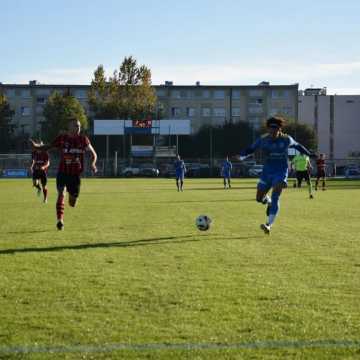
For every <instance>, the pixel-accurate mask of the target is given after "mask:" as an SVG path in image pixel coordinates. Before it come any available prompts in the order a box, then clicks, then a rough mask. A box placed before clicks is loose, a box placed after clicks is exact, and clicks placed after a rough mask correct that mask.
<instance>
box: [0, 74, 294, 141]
mask: <svg viewBox="0 0 360 360" xmlns="http://www.w3.org/2000/svg"><path fill="white" fill-rule="evenodd" d="M154 88H155V90H156V94H157V97H158V104H157V108H158V111H160V110H161V115H162V117H163V118H166V119H189V120H191V126H192V131H193V132H196V131H197V130H198V129H199V128H200V127H201V126H202V125H204V124H209V125H210V124H211V125H221V124H224V123H227V122H239V121H246V122H249V123H250V124H251V125H252V126H254V128H255V129H256V128H258V127H260V125H261V123H262V122H263V121H264V120H265V119H266V118H267V117H268V116H270V115H273V114H276V113H282V114H286V115H287V116H290V117H292V118H294V119H297V114H298V84H294V85H270V84H269V83H267V82H263V83H260V84H259V85H254V86H208V85H200V83H197V84H196V85H187V86H178V85H173V83H172V82H166V83H165V85H157V86H154ZM88 90H89V85H44V84H39V83H37V82H36V81H30V82H29V84H25V85H20V84H1V85H0V91H2V92H3V93H4V94H5V95H6V97H7V99H8V101H9V103H10V105H11V108H12V109H13V110H15V116H14V118H13V123H14V125H16V129H17V130H16V131H17V132H19V133H23V134H29V135H31V136H35V135H41V134H40V132H41V124H42V122H43V121H45V118H44V116H43V109H44V105H45V104H46V101H47V98H48V97H49V96H50V94H51V93H52V92H54V91H58V92H60V93H70V94H71V95H73V96H75V97H76V98H77V99H78V100H79V101H80V103H81V104H82V105H83V106H84V108H85V110H86V112H87V114H88V115H91V114H90V111H89V105H88V101H87V92H88Z"/></svg>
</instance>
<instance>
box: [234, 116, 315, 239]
mask: <svg viewBox="0 0 360 360" xmlns="http://www.w3.org/2000/svg"><path fill="white" fill-rule="evenodd" d="M284 124H285V120H284V119H283V118H282V117H280V116H273V117H271V118H269V119H268V120H267V121H266V127H267V130H268V134H265V135H263V136H262V137H260V138H258V139H257V140H256V141H255V143H254V144H252V145H251V146H250V147H249V148H247V149H245V150H244V151H242V152H241V153H240V156H239V159H240V160H244V159H245V158H246V157H247V156H248V155H250V154H252V153H254V152H255V151H256V150H257V149H261V150H262V151H263V153H264V156H265V164H264V168H263V171H262V174H261V176H260V180H259V183H258V186H257V193H256V201H257V202H260V203H262V204H266V205H267V209H266V215H267V216H268V221H267V222H266V223H265V224H261V225H260V228H261V229H262V230H263V231H264V233H265V234H270V230H271V227H272V225H273V223H274V221H275V218H276V216H277V214H278V212H279V198H280V195H281V192H282V190H283V188H285V187H286V186H287V177H288V149H289V148H290V147H291V148H295V149H296V150H298V151H299V152H300V153H302V154H306V155H307V156H310V152H309V151H308V150H307V149H306V148H305V147H304V146H302V145H300V144H299V143H297V142H296V141H295V140H294V139H293V138H292V137H291V136H289V135H287V134H284V133H283V132H282V131H281V130H282V128H283V126H284ZM270 189H272V194H271V198H270V197H269V196H268V195H267V193H268V192H269V190H270Z"/></svg>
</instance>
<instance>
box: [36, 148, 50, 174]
mask: <svg viewBox="0 0 360 360" xmlns="http://www.w3.org/2000/svg"><path fill="white" fill-rule="evenodd" d="M32 159H33V161H34V165H33V168H34V170H41V167H42V166H44V165H46V164H47V162H48V161H49V154H48V153H47V152H46V151H38V150H37V151H33V153H32ZM45 171H47V169H46V170H45Z"/></svg>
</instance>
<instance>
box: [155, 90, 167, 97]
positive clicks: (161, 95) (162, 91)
mask: <svg viewBox="0 0 360 360" xmlns="http://www.w3.org/2000/svg"><path fill="white" fill-rule="evenodd" d="M156 95H157V96H159V97H164V96H166V90H165V89H162V88H160V89H156Z"/></svg>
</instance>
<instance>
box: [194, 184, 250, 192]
mask: <svg viewBox="0 0 360 360" xmlns="http://www.w3.org/2000/svg"><path fill="white" fill-rule="evenodd" d="M243 189H244V190H247V189H251V190H254V189H256V185H254V186H233V185H232V186H231V190H243ZM188 190H206V191H208V190H218V191H228V190H225V189H224V188H223V187H216V188H215V187H199V188H197V187H189V188H188ZM231 190H230V191H231Z"/></svg>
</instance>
